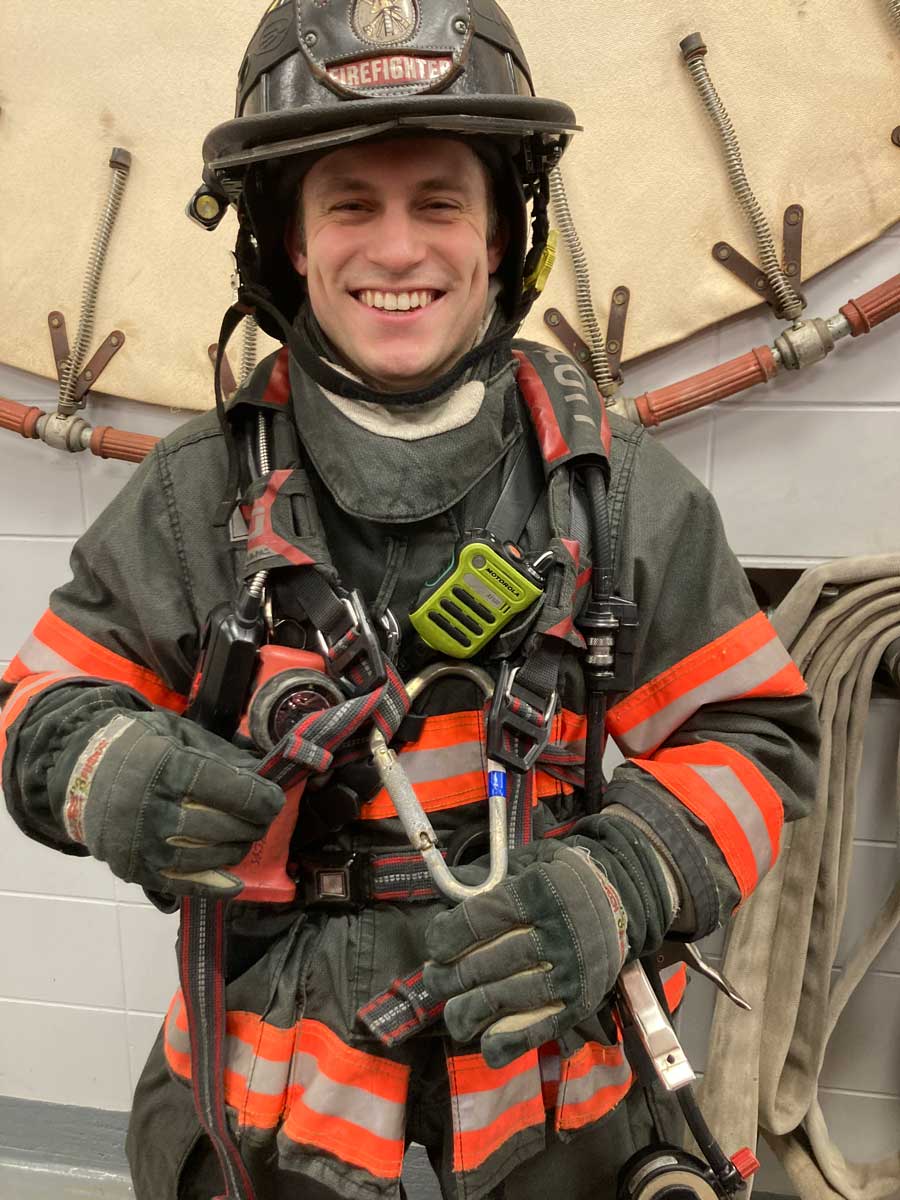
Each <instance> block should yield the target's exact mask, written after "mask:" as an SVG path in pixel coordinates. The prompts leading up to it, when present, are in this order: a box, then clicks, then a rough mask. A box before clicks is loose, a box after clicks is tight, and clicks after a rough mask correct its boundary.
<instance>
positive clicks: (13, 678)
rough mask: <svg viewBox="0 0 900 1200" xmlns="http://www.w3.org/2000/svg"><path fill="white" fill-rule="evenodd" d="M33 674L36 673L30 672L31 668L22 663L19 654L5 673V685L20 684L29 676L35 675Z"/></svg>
mask: <svg viewBox="0 0 900 1200" xmlns="http://www.w3.org/2000/svg"><path fill="white" fill-rule="evenodd" d="M33 674H34V672H33V671H31V670H29V668H28V667H26V666H25V664H24V663H23V662H22V660H21V658H19V656H18V654H17V655H16V657H15V658H14V659H13V660H12V662H11V663H10V664H9V666H8V667H7V668H6V670H5V671H4V672H3V682H4V683H19V682H20V681H21V680H23V679H24V678H25V677H26V676H27V675H33Z"/></svg>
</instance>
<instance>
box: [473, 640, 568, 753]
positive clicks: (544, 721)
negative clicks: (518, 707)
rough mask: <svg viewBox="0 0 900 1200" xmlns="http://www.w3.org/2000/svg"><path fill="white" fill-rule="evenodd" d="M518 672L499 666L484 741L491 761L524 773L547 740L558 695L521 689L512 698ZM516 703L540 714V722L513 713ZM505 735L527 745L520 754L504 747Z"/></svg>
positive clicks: (524, 715)
mask: <svg viewBox="0 0 900 1200" xmlns="http://www.w3.org/2000/svg"><path fill="white" fill-rule="evenodd" d="M520 669H521V668H520V667H510V665H509V663H507V662H503V663H502V664H501V667H500V677H499V679H498V680H497V687H496V690H495V692H494V699H493V703H492V704H491V711H490V713H489V715H488V734H487V740H488V751H489V753H490V754H491V756H492V757H493V758H495V759H497V761H498V762H502V763H506V765H507V766H508V767H512V769H513V770H514V771H520V772H524V771H530V770H531V768H532V767H533V766H534V764H535V763H536V762H537V760H538V759H539V758H540V756H541V754H542V753H543V751H544V748H545V746H546V745H547V743H548V742H549V741H550V730H551V726H552V722H553V714H554V713H555V712H556V707H557V704H558V703H559V694H558V693H557V691H556V690H555V689H554V690H553V691H552V692H551V693H550V695H549V696H546V697H542V696H538V695H537V694H536V693H535V692H529V691H528V690H527V689H524V688H522V689H520V694H519V695H514V693H513V689H514V687H515V685H516V678H517V676H518V674H519V671H520ZM523 692H524V695H522V693H523ZM517 702H519V703H521V704H524V705H527V706H528V708H530V709H532V710H535V711H538V712H540V713H541V716H540V719H539V720H537V721H535V720H533V719H532V718H531V717H529V716H527V715H526V714H525V713H521V712H516V711H515V710H514V708H513V705H514V704H516V703H517ZM506 732H511V733H513V734H517V735H519V737H523V736H524V737H525V739H526V740H527V741H528V742H529V743H530V745H529V746H528V747H527V749H526V750H525V751H524V752H522V753H520V752H519V751H517V750H514V749H513V748H512V747H511V746H509V745H506V738H505V736H504V735H505V733H506Z"/></svg>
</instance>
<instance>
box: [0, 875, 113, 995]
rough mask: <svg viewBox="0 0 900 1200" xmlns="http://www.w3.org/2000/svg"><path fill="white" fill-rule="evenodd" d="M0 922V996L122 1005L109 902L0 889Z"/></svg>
mask: <svg viewBox="0 0 900 1200" xmlns="http://www.w3.org/2000/svg"><path fill="white" fill-rule="evenodd" d="M0 928H2V929H3V930H4V941H5V949H6V953H5V954H4V956H3V960H2V962H0V996H5V997H7V998H8V999H11V1000H40V1001H45V1002H48V1003H56V1004H78V1005H85V1006H87V1007H91V1008H111V1009H121V1008H124V1007H125V988H124V984H123V977H122V959H121V954H120V950H119V931H118V925H117V922H116V907H115V905H114V904H110V903H106V902H104V901H100V900H75V899H72V898H65V899H64V898H61V897H60V898H57V897H53V898H48V897H43V896H27V895H25V896H16V895H11V894H5V895H4V894H0Z"/></svg>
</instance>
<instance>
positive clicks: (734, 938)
mask: <svg viewBox="0 0 900 1200" xmlns="http://www.w3.org/2000/svg"><path fill="white" fill-rule="evenodd" d="M825 588H828V589H829V592H830V591H831V589H837V599H834V600H833V601H831V602H830V603H828V604H827V605H825V606H822V604H821V601H822V600H823V599H828V598H829V593H825V596H824V597H823V589H825ZM773 620H774V624H775V626H776V628H777V629H778V632H779V634H780V636H781V639H782V641H783V642H784V643H785V645H786V646H787V647H788V649H789V650H790V651H791V653H792V655H793V657H794V659H795V661H796V662H797V664H798V666H799V667H800V669H801V671H802V672H803V673H804V675H805V677H806V680H807V682H808V684H809V687H810V690H811V691H812V693H813V695H814V696H815V697H816V699H817V701H818V705H819V715H820V719H821V723H822V734H823V740H822V757H821V765H820V771H819V782H818V787H817V791H816V799H815V803H814V806H813V809H812V812H811V813H810V815H809V816H808V817H807V818H806V819H805V820H803V821H800V822H798V823H797V824H795V825H793V826H791V827H789V828H788V829H787V830H786V831H785V844H784V848H783V850H782V853H781V856H780V858H779V860H778V862H777V864H776V866H775V868H774V870H773V871H772V872H771V874H770V875H769V876H768V878H767V879H766V880H765V881H764V883H763V884H762V886H761V887H760V888H758V889H757V892H756V893H755V895H754V896H753V897H752V899H751V900H750V902H749V903H748V904H747V905H746V907H745V908H744V909H742V911H741V912H740V913H738V915H737V917H736V918H735V920H734V921H733V922H732V926H731V933H730V937H729V941H728V946H727V950H726V956H725V963H724V966H723V971H724V972H725V973H726V974H727V975H728V976H729V978H731V979H732V981H733V982H734V984H735V986H736V987H737V988H738V989H739V990H740V991H741V992H742V993H743V995H744V996H746V998H747V999H748V1000H749V1001H750V1003H751V1005H752V1008H753V1011H752V1012H751V1013H745V1012H740V1011H738V1010H736V1009H735V1008H734V1006H733V1005H732V1004H730V1003H729V1002H728V1001H727V1000H726V999H725V997H722V996H719V997H717V1000H716V1009H715V1016H714V1019H713V1025H712V1032H711V1038H710V1048H709V1060H710V1067H709V1070H708V1073H707V1075H706V1077H705V1079H704V1083H703V1103H704V1107H705V1108H706V1109H707V1110H708V1111H709V1112H713V1113H715V1114H716V1117H717V1122H718V1123H717V1127H716V1134H717V1135H718V1137H719V1138H720V1139H721V1140H722V1141H723V1142H724V1143H725V1144H731V1143H735V1144H738V1143H741V1144H748V1145H750V1146H753V1145H755V1138H756V1135H757V1127H758V1129H759V1131H760V1132H761V1133H762V1135H763V1137H764V1138H765V1140H766V1141H767V1142H768V1144H769V1146H770V1147H771V1148H772V1150H773V1151H774V1152H775V1154H776V1155H777V1156H778V1158H779V1159H780V1161H781V1163H782V1165H783V1166H784V1168H785V1170H786V1171H787V1173H788V1175H789V1176H790V1178H791V1181H792V1182H793V1184H794V1185H795V1187H796V1188H797V1191H798V1193H799V1195H800V1196H801V1198H802V1200H890V1198H893V1200H896V1198H897V1197H898V1196H900V1149H898V1152H897V1153H894V1154H890V1155H888V1156H887V1157H886V1158H884V1159H882V1160H881V1161H880V1162H876V1163H854V1162H848V1161H847V1160H846V1159H845V1158H844V1156H843V1154H842V1153H841V1151H840V1150H839V1149H838V1148H837V1146H835V1145H834V1143H833V1142H832V1140H831V1137H830V1135H829V1132H828V1129H827V1126H826V1123H825V1118H824V1116H823V1113H822V1109H821V1107H820V1105H819V1101H818V1095H817V1092H818V1077H819V1073H820V1070H821V1067H822V1061H823V1058H824V1055H825V1050H826V1047H827V1045H828V1040H829V1038H830V1036H831V1033H832V1031H833V1029H834V1027H835V1025H836V1024H837V1021H838V1019H839V1017H840V1015H841V1012H842V1011H843V1009H844V1007H845V1006H846V1004H847V1001H848V1000H849V999H850V996H851V995H852V993H853V991H854V989H855V987H856V986H857V984H858V983H859V981H860V980H861V979H862V977H863V975H864V974H865V972H866V971H867V970H868V968H869V967H870V966H871V964H872V962H873V960H874V959H875V958H876V956H877V955H878V954H879V952H880V951H881V949H882V948H883V946H884V945H885V943H886V942H887V940H888V938H889V937H890V936H891V934H892V932H893V931H894V930H895V929H896V928H897V927H898V925H900V880H898V881H897V883H896V884H895V886H894V888H893V890H892V892H891V894H890V895H889V896H888V898H887V900H886V901H885V903H884V905H883V907H882V909H881V911H880V913H879V914H878V916H877V917H876V919H875V921H874V922H873V924H872V926H871V928H870V929H869V930H868V931H867V932H866V934H865V935H864V936H863V937H862V938H861V939H860V942H859V944H858V945H857V946H856V947H855V948H854V949H853V951H852V952H851V953H850V955H849V958H848V961H847V964H846V966H845V967H844V969H843V971H842V972H841V973H840V974H839V975H838V976H836V981H835V982H834V983H832V969H833V966H834V960H835V954H836V950H837V945H838V938H839V936H840V932H841V925H842V922H843V917H844V911H845V908H846V903H847V884H848V879H849V874H850V866H851V860H852V850H853V833H854V825H855V817H856V787H857V781H858V777H859V770H860V763H861V759H862V750H863V736H864V732H865V724H866V719H867V715H868V709H869V699H870V695H871V691H872V680H873V676H874V674H875V672H876V670H877V669H878V666H879V663H880V662H881V661H882V659H884V661H885V663H886V665H887V667H888V670H889V671H890V673H891V675H892V676H893V678H894V680H896V681H897V683H898V686H900V554H887V555H876V556H866V557H861V558H855V559H844V560H837V561H835V562H830V563H825V564H823V565H822V566H819V567H814V568H812V569H811V570H809V571H807V572H805V574H804V575H803V576H802V577H801V578H800V580H799V581H798V583H797V584H796V586H795V587H794V588H793V589H792V590H791V592H790V593H789V594H788V595H787V597H786V598H785V600H784V601H783V602H782V604H781V605H780V606H779V608H778V610H777V611H776V613H775V616H774V618H773ZM898 803H900V781H898ZM876 1036H877V1033H876ZM757 1067H758V1070H757ZM736 1079H740V1080H741V1086H739V1087H736V1086H735V1080H736Z"/></svg>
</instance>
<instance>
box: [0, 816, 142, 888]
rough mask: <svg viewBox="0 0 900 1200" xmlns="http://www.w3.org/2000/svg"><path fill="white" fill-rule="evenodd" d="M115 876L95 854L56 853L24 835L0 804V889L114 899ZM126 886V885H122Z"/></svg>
mask: <svg viewBox="0 0 900 1200" xmlns="http://www.w3.org/2000/svg"><path fill="white" fill-rule="evenodd" d="M114 884H115V880H114V877H113V876H112V875H111V874H110V872H109V868H108V867H107V866H106V864H105V863H102V862H98V861H97V860H96V859H94V858H75V857H74V856H72V855H69V854H59V853H58V852H57V851H56V850H50V849H49V848H48V847H47V846H42V845H41V844H40V842H34V841H32V840H31V839H30V838H27V837H23V835H22V834H21V833H20V832H19V829H18V827H17V826H16V824H15V822H14V821H13V819H12V817H11V816H10V815H9V813H8V812H7V810H6V806H5V805H4V806H3V807H2V808H0V889H2V891H3V892H19V893H21V894H22V895H26V896H27V895H29V894H31V893H36V894H38V895H40V894H43V895H50V896H69V897H72V898H77V899H80V900H114V899H115V897H116V889H115V886H114ZM123 886H125V885H123Z"/></svg>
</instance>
